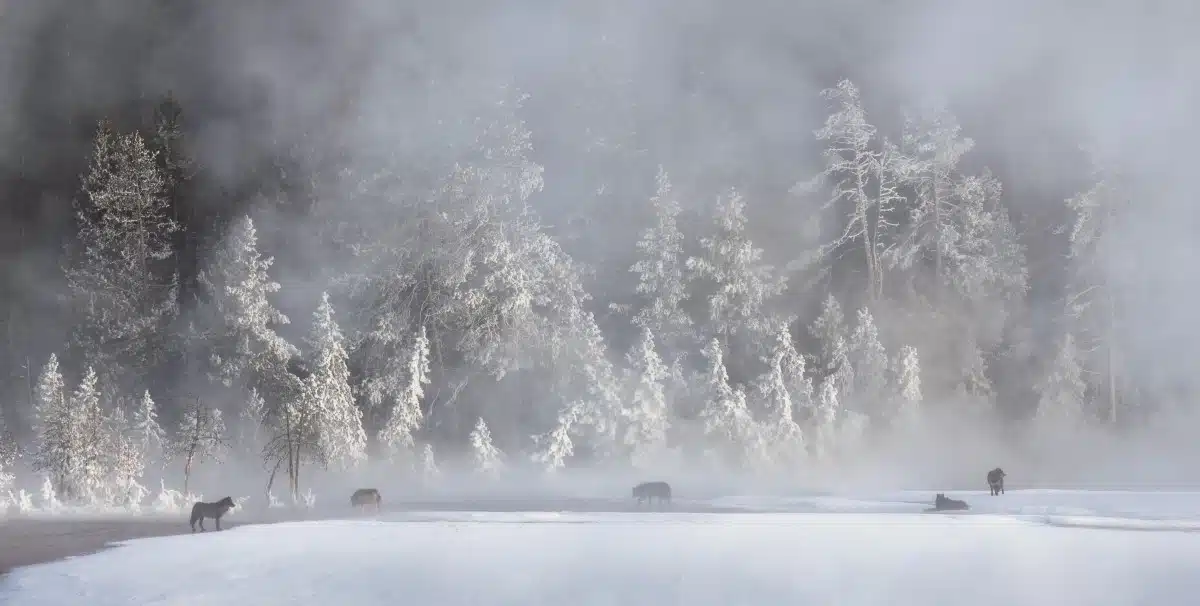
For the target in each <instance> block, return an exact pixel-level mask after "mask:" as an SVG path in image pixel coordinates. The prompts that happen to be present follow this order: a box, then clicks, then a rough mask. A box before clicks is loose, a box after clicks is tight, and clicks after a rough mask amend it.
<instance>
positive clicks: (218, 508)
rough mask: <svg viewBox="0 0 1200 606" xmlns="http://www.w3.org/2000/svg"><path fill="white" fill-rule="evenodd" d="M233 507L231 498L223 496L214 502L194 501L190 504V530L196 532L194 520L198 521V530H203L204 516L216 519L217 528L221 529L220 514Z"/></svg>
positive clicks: (227, 511)
mask: <svg viewBox="0 0 1200 606" xmlns="http://www.w3.org/2000/svg"><path fill="white" fill-rule="evenodd" d="M233 508H234V504H233V498H232V497H225V498H224V499H221V500H220V501H217V502H216V503H196V504H195V505H192V532H196V522H199V523H200V532H204V518H212V519H214V520H216V521H217V530H220V529H221V516H223V515H225V514H227V513H229V510H230V509H233Z"/></svg>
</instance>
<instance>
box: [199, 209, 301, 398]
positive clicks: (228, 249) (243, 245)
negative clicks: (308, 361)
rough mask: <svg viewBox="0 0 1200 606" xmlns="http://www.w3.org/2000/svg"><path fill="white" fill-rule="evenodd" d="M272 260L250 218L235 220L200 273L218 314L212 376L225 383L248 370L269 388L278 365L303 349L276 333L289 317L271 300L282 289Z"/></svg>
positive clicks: (213, 339)
mask: <svg viewBox="0 0 1200 606" xmlns="http://www.w3.org/2000/svg"><path fill="white" fill-rule="evenodd" d="M273 263H274V258H272V257H263V256H262V255H261V254H260V253H259V251H258V231H257V229H256V228H255V226H254V221H253V220H252V219H251V218H250V217H248V216H246V217H242V218H240V219H238V220H237V221H235V222H234V223H233V225H232V226H231V228H230V230H229V233H228V234H227V235H226V237H225V241H224V244H223V246H222V247H221V248H220V249H218V251H217V254H216V259H215V261H214V263H213V266H212V269H211V271H210V272H208V273H206V274H204V275H202V276H201V280H202V282H205V283H207V284H208V286H209V289H210V290H211V291H212V296H213V299H214V304H215V307H216V309H217V311H218V313H219V314H220V319H219V323H220V326H219V327H218V329H217V334H216V335H214V337H213V338H212V339H210V343H211V345H212V346H211V350H212V354H211V358H212V359H211V363H212V368H213V378H214V379H217V380H220V381H221V382H223V383H224V384H225V385H233V382H234V381H235V380H237V379H239V378H242V376H243V373H245V372H246V371H247V370H250V371H251V372H252V373H253V374H254V376H252V377H249V378H250V379H251V384H258V385H261V386H264V387H266V388H267V390H268V392H271V391H273V390H272V389H271V388H272V387H274V386H273V385H272V381H273V380H277V379H278V378H279V377H278V375H279V372H280V371H279V369H280V367H282V366H285V365H286V364H287V362H288V361H289V360H291V359H292V358H294V357H295V356H296V355H297V354H298V353H299V351H298V350H297V349H296V347H295V346H293V345H292V344H290V343H288V342H287V341H285V340H284V339H283V338H281V337H280V336H279V335H278V334H277V333H276V332H275V327H276V326H282V325H286V324H288V323H289V320H288V317H287V316H286V315H284V314H283V313H281V312H280V311H279V310H277V309H275V307H274V306H273V305H272V304H271V301H270V297H271V295H272V294H274V293H275V292H277V291H279V289H280V285H279V283H278V282H275V281H273V280H271V277H270V275H269V271H270V268H271V265H272V264H273Z"/></svg>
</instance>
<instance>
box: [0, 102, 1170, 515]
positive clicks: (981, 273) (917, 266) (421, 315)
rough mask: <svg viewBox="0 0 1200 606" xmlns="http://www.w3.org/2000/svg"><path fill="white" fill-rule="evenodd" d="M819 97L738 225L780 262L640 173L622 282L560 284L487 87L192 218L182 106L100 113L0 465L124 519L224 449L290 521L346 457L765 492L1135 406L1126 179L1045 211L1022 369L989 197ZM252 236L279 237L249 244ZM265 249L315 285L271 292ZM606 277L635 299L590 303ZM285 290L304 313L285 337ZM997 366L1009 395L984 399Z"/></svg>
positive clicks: (554, 255) (531, 148) (914, 124)
mask: <svg viewBox="0 0 1200 606" xmlns="http://www.w3.org/2000/svg"><path fill="white" fill-rule="evenodd" d="M824 95H825V97H826V99H827V100H828V101H829V103H830V109H831V113H830V115H829V117H828V119H827V120H826V122H825V124H824V125H823V126H822V127H821V128H819V129H817V130H816V131H815V139H816V141H817V142H818V143H819V144H820V145H821V146H823V148H824V150H825V151H824V154H823V158H824V167H823V170H821V171H820V172H819V174H816V175H797V179H798V181H799V183H798V185H797V186H796V187H795V188H793V190H792V191H791V193H790V194H789V196H790V197H789V200H788V201H787V205H788V206H789V207H790V208H793V209H794V212H793V213H789V214H788V216H786V217H778V216H766V217H761V220H763V221H781V220H783V221H787V222H788V223H790V224H795V225H796V229H795V232H796V235H795V239H794V242H797V243H800V246H799V247H798V248H802V249H803V250H802V252H800V253H797V252H796V248H791V249H789V250H787V251H784V254H786V255H787V256H788V257H789V258H786V259H783V263H774V264H773V263H770V262H768V261H767V259H768V258H775V259H778V258H779V257H780V255H779V254H768V251H764V250H763V249H762V248H760V247H759V246H757V245H756V244H755V242H754V241H753V239H752V233H753V230H752V229H751V225H750V221H749V219H748V212H747V208H748V206H751V205H753V204H754V203H755V201H754V200H752V199H750V197H749V196H747V195H745V194H744V193H743V192H742V191H739V189H737V188H729V189H726V190H725V191H723V192H721V193H720V194H719V195H716V196H711V201H710V200H691V201H689V202H688V203H687V204H684V202H683V200H684V198H685V197H686V196H688V195H691V196H696V195H698V194H695V193H692V194H688V193H687V192H688V191H689V188H688V187H682V188H681V187H677V185H676V184H674V183H673V182H672V179H671V177H670V171H669V170H668V169H667V168H665V167H662V166H659V167H658V169H657V178H656V180H655V182H654V184H653V189H654V194H653V195H652V196H651V197H649V199H647V200H645V203H644V204H643V205H642V208H643V209H644V210H645V212H644V213H643V216H645V217H646V218H647V219H648V221H647V222H646V223H645V224H642V225H634V226H630V227H629V228H628V229H631V230H632V231H633V232H634V233H635V235H634V237H632V238H630V240H633V241H636V242H637V244H636V251H635V252H634V253H633V254H634V257H635V260H634V262H633V263H632V264H631V265H630V264H624V263H622V262H621V260H620V259H615V260H608V265H603V264H602V263H601V264H597V263H584V262H583V261H581V260H579V256H580V255H577V254H575V251H572V250H571V248H570V242H571V240H570V239H568V238H564V237H563V236H562V233H560V232H561V230H556V228H552V227H548V226H546V225H544V224H543V222H542V220H541V219H540V218H539V216H540V213H539V210H538V208H539V206H538V205H539V196H540V195H543V188H544V181H543V179H544V178H549V177H548V176H546V175H544V173H545V170H546V169H545V168H544V167H543V165H542V164H541V163H540V162H539V159H538V150H537V149H536V146H535V145H534V141H535V139H534V133H531V132H530V130H529V128H528V127H527V125H526V122H525V120H524V119H523V112H524V111H525V109H524V107H523V100H524V97H523V96H521V95H518V94H515V93H513V92H512V91H510V90H507V89H504V90H501V91H500V93H499V95H498V98H497V100H496V102H495V103H492V104H490V107H491V110H490V111H491V113H490V114H488V115H484V116H481V117H476V118H475V119H474V120H460V121H459V122H457V123H456V125H457V126H462V125H463V124H466V125H468V127H469V128H470V129H471V135H472V136H470V137H468V138H467V140H468V141H469V143H468V144H466V145H465V146H463V147H461V148H454V149H453V150H451V151H450V152H447V151H446V150H442V149H439V150H436V151H431V150H416V151H411V150H409V151H408V152H405V153H399V152H397V153H355V150H339V151H344V152H346V153H344V154H341V153H330V149H329V148H330V147H332V146H333V144H331V143H329V142H326V141H321V142H312V143H311V145H312V146H313V147H312V148H311V149H300V150H296V152H295V155H294V156H293V157H292V158H291V160H292V163H291V164H289V165H288V166H287V167H286V169H285V168H284V166H283V164H281V165H280V166H278V167H276V168H277V169H278V173H279V175H282V176H280V178H278V179H264V180H263V183H265V185H264V186H263V187H261V188H260V189H259V191H256V192H254V193H253V195H252V196H248V197H247V203H246V204H242V205H235V206H234V207H240V208H244V209H246V212H245V214H241V215H234V214H226V215H222V216H216V217H209V218H206V219H205V220H203V221H201V220H198V219H197V218H196V216H195V215H189V214H188V213H183V212H180V209H186V208H190V207H191V206H189V204H185V203H183V202H181V200H182V199H183V198H185V197H188V196H192V197H194V196H197V195H200V194H198V193H197V192H198V191H201V190H200V189H198V188H196V187H194V186H193V184H192V180H193V179H194V177H195V175H196V174H197V171H198V170H202V169H203V167H200V166H197V165H196V162H195V160H194V159H193V158H191V157H189V155H188V153H187V149H188V145H187V129H188V126H187V124H186V123H185V122H184V120H183V117H184V112H183V108H181V107H180V106H179V105H178V103H176V102H175V101H174V100H173V99H170V98H168V99H166V100H164V101H163V103H162V104H161V105H160V106H159V108H158V111H157V112H156V113H155V119H154V124H153V126H152V127H150V128H146V129H138V130H122V129H119V128H117V127H115V126H114V125H113V124H111V123H109V122H101V123H100V124H99V126H98V127H97V129H96V131H95V136H94V139H93V142H92V149H91V154H90V157H89V161H88V168H87V170H86V172H85V174H84V175H83V176H82V179H81V185H80V192H79V195H78V196H77V198H76V204H75V213H76V221H75V224H76V225H75V227H76V231H75V237H74V238H72V239H71V242H70V246H69V247H68V250H67V251H66V254H65V257H64V260H63V264H62V265H63V270H64V277H65V284H66V296H64V297H63V299H62V309H61V317H62V318H64V320H68V321H69V322H68V326H69V327H70V329H71V330H70V336H69V339H68V340H67V341H66V342H63V343H61V345H60V346H59V347H57V348H56V350H57V351H58V354H57V355H56V356H54V357H51V358H50V359H49V360H48V361H47V360H39V361H37V362H36V364H38V365H39V366H40V376H39V378H37V380H36V382H35V381H34V380H33V372H32V371H30V370H27V371H26V372H27V373H29V376H30V390H29V391H30V393H29V397H28V398H27V401H26V402H21V403H20V404H19V406H26V407H28V409H27V410H28V411H29V413H28V414H26V415H19V416H20V417H21V418H24V419H30V420H31V421H32V422H31V423H29V426H28V427H22V428H12V427H10V428H9V430H8V431H7V433H6V434H5V435H6V436H7V437H6V438H5V439H4V442H3V443H4V445H5V448H4V449H3V450H2V451H0V455H3V458H2V460H0V466H3V467H4V468H8V467H11V466H13V465H15V464H18V462H17V459H18V458H19V459H21V460H22V461H23V462H24V464H26V465H28V466H29V467H31V468H32V469H34V470H36V471H38V472H40V473H43V474H44V475H45V477H46V478H47V480H48V482H49V483H51V484H52V485H53V488H54V490H55V491H56V493H57V494H59V495H68V496H70V497H71V498H75V499H83V500H87V499H93V500H97V499H98V500H106V501H108V502H119V501H120V500H121V499H136V500H140V498H142V497H144V496H145V489H144V487H143V486H142V482H141V480H142V478H143V475H144V470H145V468H146V467H147V465H150V464H151V462H154V463H162V462H166V461H171V462H177V463H178V464H179V466H180V469H182V470H184V472H185V476H186V475H188V474H190V472H191V470H192V468H193V467H194V466H196V465H200V464H203V463H205V462H206V461H208V460H210V459H213V458H220V457H225V456H235V457H238V458H241V459H244V460H247V461H262V462H264V463H265V466H264V469H265V473H267V474H269V477H270V478H272V481H273V480H274V478H275V477H276V476H278V477H280V478H287V483H288V489H289V492H290V493H291V495H292V497H293V498H297V497H298V495H299V493H300V490H301V488H300V487H301V478H303V477H307V476H306V475H305V473H304V472H303V470H304V469H310V468H322V469H340V468H347V467H353V466H355V465H358V464H361V463H362V462H364V461H366V460H368V459H373V460H376V461H387V462H389V463H391V464H394V465H396V466H397V469H404V470H409V471H410V472H411V473H414V474H417V473H427V474H433V473H436V471H437V469H438V468H439V464H441V462H442V461H443V460H444V461H445V462H446V463H447V464H452V465H464V466H470V467H473V468H475V469H477V470H479V471H484V472H488V471H496V470H499V469H501V468H503V467H505V466H512V465H515V466H537V467H541V468H544V469H546V470H556V469H560V468H564V467H571V466H575V465H586V466H593V467H595V466H600V467H611V468H623V467H629V466H633V467H637V468H642V469H655V468H661V467H664V466H677V465H686V466H698V467H701V468H706V469H712V470H716V471H723V472H730V473H747V472H751V471H754V472H760V471H761V472H775V473H781V474H785V475H786V474H789V473H792V472H793V471H794V470H798V469H801V468H803V467H804V466H806V465H816V464H821V463H822V462H835V461H838V460H842V459H845V458H851V457H854V456H856V454H858V453H861V452H863V451H864V449H868V450H869V449H870V448H872V447H873V445H877V444H882V443H884V442H885V441H887V439H888V438H889V437H897V436H899V437H903V436H905V435H917V433H916V432H917V431H918V430H917V429H916V428H917V427H919V426H920V425H921V424H922V423H923V422H924V420H925V419H927V418H928V417H929V415H931V414H937V415H951V416H957V417H962V418H965V419H970V420H971V421H972V422H974V423H977V424H978V425H979V426H989V425H995V426H999V424H1001V423H1007V424H1014V423H1015V424H1016V425H1017V426H1019V427H1033V428H1036V429H1038V430H1039V431H1040V430H1043V429H1047V428H1051V429H1055V430H1064V431H1074V430H1076V429H1078V428H1079V427H1081V426H1083V425H1085V424H1088V423H1108V424H1114V423H1120V422H1122V421H1123V420H1124V419H1125V415H1124V412H1123V411H1124V410H1125V409H1126V406H1127V403H1126V402H1127V397H1128V396H1129V395H1130V394H1132V393H1134V390H1133V389H1132V385H1131V381H1130V380H1129V379H1128V378H1127V377H1126V376H1125V374H1124V373H1123V371H1122V368H1121V366H1120V360H1121V357H1120V352H1121V335H1120V331H1119V326H1120V322H1119V321H1120V313H1121V310H1120V306H1119V304H1118V300H1117V299H1118V297H1117V293H1116V292H1115V289H1114V288H1111V282H1110V279H1109V276H1108V275H1107V274H1106V273H1105V268H1106V265H1105V262H1106V261H1105V260H1106V257H1105V255H1106V254H1109V253H1108V252H1107V251H1108V250H1109V249H1108V248H1106V243H1107V238H1108V237H1109V234H1110V233H1111V230H1112V227H1113V225H1115V224H1116V223H1117V222H1119V221H1120V213H1121V212H1123V208H1124V207H1123V206H1122V200H1125V199H1127V198H1128V196H1129V195H1130V191H1129V189H1128V188H1129V187H1131V184H1129V183H1128V182H1127V181H1124V180H1122V178H1121V177H1120V176H1119V175H1115V174H1112V173H1110V172H1106V171H1105V170H1104V169H1103V168H1102V167H1101V168H1098V169H1097V172H1096V178H1095V186H1094V187H1093V188H1091V189H1089V190H1087V191H1085V192H1082V193H1081V194H1079V195H1078V196H1076V197H1073V198H1071V199H1070V200H1067V201H1066V203H1065V204H1066V207H1067V210H1068V211H1069V213H1068V214H1069V216H1070V217H1071V221H1070V222H1069V223H1068V224H1065V225H1062V226H1060V228H1059V229H1058V230H1057V232H1056V234H1055V236H1054V237H1057V238H1061V240H1062V244H1063V247H1064V248H1065V249H1066V250H1068V251H1069V254H1068V257H1067V262H1066V264H1065V265H1064V266H1063V270H1064V272H1065V274H1066V275H1069V276H1070V281H1069V285H1068V286H1067V288H1066V290H1067V292H1068V297H1067V298H1066V302H1065V304H1064V305H1063V308H1062V313H1061V319H1062V321H1061V322H1059V323H1058V326H1059V332H1058V336H1057V337H1056V338H1055V339H1054V342H1055V343H1056V345H1055V346H1054V347H1053V350H1052V351H1042V350H1040V349H1039V347H1038V344H1037V343H1036V342H1035V341H1033V340H1032V339H1031V337H1030V335H1029V331H1028V322H1029V319H1028V311H1029V309H1028V305H1029V301H1028V291H1029V270H1028V267H1029V265H1030V261H1029V259H1027V252H1026V251H1027V245H1026V240H1025V236H1026V234H1022V233H1020V232H1019V231H1018V229H1017V227H1016V225H1015V223H1014V221H1013V220H1012V217H1011V216H1010V210H1009V207H1008V206H1007V205H1006V202H1005V198H1004V195H1003V188H1002V186H1001V183H1000V182H999V180H998V179H997V178H996V177H995V176H994V175H993V174H992V173H991V172H990V171H988V170H986V169H984V170H979V171H974V172H968V171H966V170H965V169H964V168H963V163H962V160H963V158H964V157H965V156H967V155H968V154H970V152H971V150H972V148H973V146H974V142H973V141H972V140H971V139H970V138H968V137H966V136H964V135H963V134H962V133H961V132H960V131H961V129H960V127H959V126H958V124H957V122H956V120H955V118H954V116H953V115H952V114H951V113H950V112H949V111H948V110H947V109H946V108H944V107H936V106H933V107H921V108H917V109H914V110H911V111H906V112H904V116H905V119H904V122H903V124H904V126H903V130H902V132H899V133H896V134H895V135H893V136H887V135H885V134H883V133H880V132H878V130H877V129H876V127H875V126H873V125H872V122H871V121H870V120H869V117H868V116H867V114H866V111H865V110H864V108H863V104H862V100H861V99H860V95H859V91H858V89H857V88H856V87H855V86H854V85H853V84H852V83H851V82H849V81H842V82H840V83H838V84H837V86H835V87H833V88H831V89H829V90H827V91H825V93H824ZM317 157H319V160H314V159H313V158H317ZM281 208H286V209H289V212H281V211H280V210H279V209H281ZM296 209H301V210H299V211H297V210H296ZM685 209H686V210H685ZM596 212H600V213H603V212H604V210H603V208H601V209H599V210H597V211H596ZM688 217H690V220H685V218H688ZM264 222H266V224H270V223H271V222H277V224H278V225H276V226H274V229H277V230H279V231H281V232H283V233H286V234H287V238H286V239H285V238H280V239H279V240H278V242H276V245H275V249H274V250H266V249H264V247H263V245H262V242H261V241H260V234H259V228H260V225H262V224H264ZM614 236H616V234H614ZM1038 236H1039V237H1042V236H1044V234H1038ZM271 253H275V254H276V255H300V254H303V255H304V257H305V259H306V262H307V263H310V264H313V263H314V262H315V265H316V266H315V267H312V268H311V271H310V272H309V273H308V274H307V275H298V274H296V272H292V274H293V275H291V276H290V278H291V280H290V281H287V282H285V283H284V284H282V285H281V284H280V282H278V281H277V279H278V278H277V277H276V276H275V275H274V273H275V269H276V267H275V259H274V258H273V257H272V255H271ZM193 261H194V262H193ZM616 263H622V264H621V266H619V267H618V266H616V265H614V264H616ZM616 273H625V274H628V275H630V277H631V278H632V281H633V284H632V285H631V287H630V288H621V287H620V285H619V283H618V284H614V283H611V282H607V281H603V280H597V279H596V276H597V275H612V274H616ZM283 298H287V299H289V300H291V301H296V300H297V299H299V298H305V300H306V301H309V302H308V303H307V304H306V305H307V307H308V308H310V309H315V311H314V312H313V315H312V318H311V322H310V324H309V330H308V336H307V337H306V338H304V339H303V340H301V339H296V338H294V337H293V336H291V335H294V334H296V333H295V332H294V331H292V330H291V329H290V328H289V324H290V323H291V319H289V318H288V317H287V315H285V314H284V313H283V312H281V311H280V304H279V301H280V300H282V299H283ZM807 301H814V302H816V303H818V304H819V307H816V308H812V309H810V307H809V306H807V305H805V304H803V303H804V302H807ZM627 335H630V336H632V338H629V337H628V336H627ZM615 343H620V344H621V345H620V346H619V347H618V346H616V345H614V344H615ZM999 368H1007V369H1009V372H1010V376H1015V377H1016V379H1010V381H1011V382H1012V383H1016V384H1028V385H1032V386H1034V389H1033V390H1032V391H1030V392H1027V391H1025V390H1023V389H1021V388H1010V389H1009V390H1008V391H1007V392H1005V390H1004V386H1003V385H997V383H998V381H996V376H997V374H998V372H999V370H997V369H999ZM1014 369H1015V370H1014ZM1014 373H1015V374H1014ZM999 383H1003V381H1001V382H999ZM68 385H74V386H76V387H74V388H73V389H72V388H70V387H68ZM1141 404H1143V405H1142V406H1139V407H1138V409H1139V410H1143V411H1144V410H1147V409H1148V408H1147V407H1146V406H1145V405H1144V404H1145V403H1144V402H1143V403H1141ZM160 419H161V420H162V422H161V424H160V421H159V420H160ZM13 429H19V431H12V430H13ZM18 437H20V438H21V439H20V440H18V439H17V438H18ZM18 443H19V444H20V447H19V448H18V447H17V444H18ZM435 458H436V460H435ZM185 482H186V479H185ZM185 491H186V486H185ZM131 495H132V496H131Z"/></svg>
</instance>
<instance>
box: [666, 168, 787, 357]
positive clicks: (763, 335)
mask: <svg viewBox="0 0 1200 606" xmlns="http://www.w3.org/2000/svg"><path fill="white" fill-rule="evenodd" d="M714 223H715V227H716V231H715V233H714V234H713V235H711V236H709V237H706V238H702V239H701V240H700V246H701V247H702V248H703V249H704V254H703V256H701V257H692V258H689V259H688V260H687V268H688V270H689V271H690V272H691V274H692V276H693V278H694V279H703V280H706V281H709V282H711V283H712V285H713V287H714V290H713V291H712V294H710V295H709V297H708V311H709V323H708V326H707V329H706V331H705V332H706V336H707V337H708V338H716V339H719V340H720V341H721V343H722V345H723V346H725V347H737V348H738V349H737V351H741V350H742V348H743V347H745V348H749V349H750V351H753V352H754V353H757V354H760V355H761V354H762V353H763V352H762V351H761V348H762V346H763V345H762V344H764V343H769V342H770V339H771V338H772V336H773V335H774V333H775V331H776V330H777V329H778V327H779V325H780V323H781V322H780V320H781V319H780V318H776V317H775V316H774V315H773V314H772V313H771V309H770V303H771V302H772V299H774V298H775V297H776V296H778V295H779V294H780V293H782V292H783V290H784V288H785V287H786V284H787V282H786V280H785V279H784V278H783V277H780V276H779V275H777V272H776V271H775V269H774V267H772V266H770V265H768V264H766V263H765V262H764V261H763V259H762V256H763V251H762V249H761V248H755V247H754V245H753V243H752V242H751V241H750V239H749V236H748V235H747V234H746V216H745V200H744V199H743V198H742V195H741V194H740V193H738V192H737V191H731V192H729V193H728V194H727V195H725V196H722V197H721V198H719V199H718V204H717V209H716V215H715V217H714ZM735 338H736V340H735Z"/></svg>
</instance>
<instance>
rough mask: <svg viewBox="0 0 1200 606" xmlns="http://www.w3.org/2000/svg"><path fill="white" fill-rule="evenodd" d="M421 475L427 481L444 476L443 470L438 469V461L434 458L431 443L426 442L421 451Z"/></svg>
mask: <svg viewBox="0 0 1200 606" xmlns="http://www.w3.org/2000/svg"><path fill="white" fill-rule="evenodd" d="M421 473H422V475H424V476H425V479H427V480H428V479H432V478H436V477H438V476H440V475H442V472H441V470H440V469H438V464H437V459H435V458H434V456H433V444H430V443H429V442H426V443H425V446H424V447H423V448H422V449H421Z"/></svg>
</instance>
